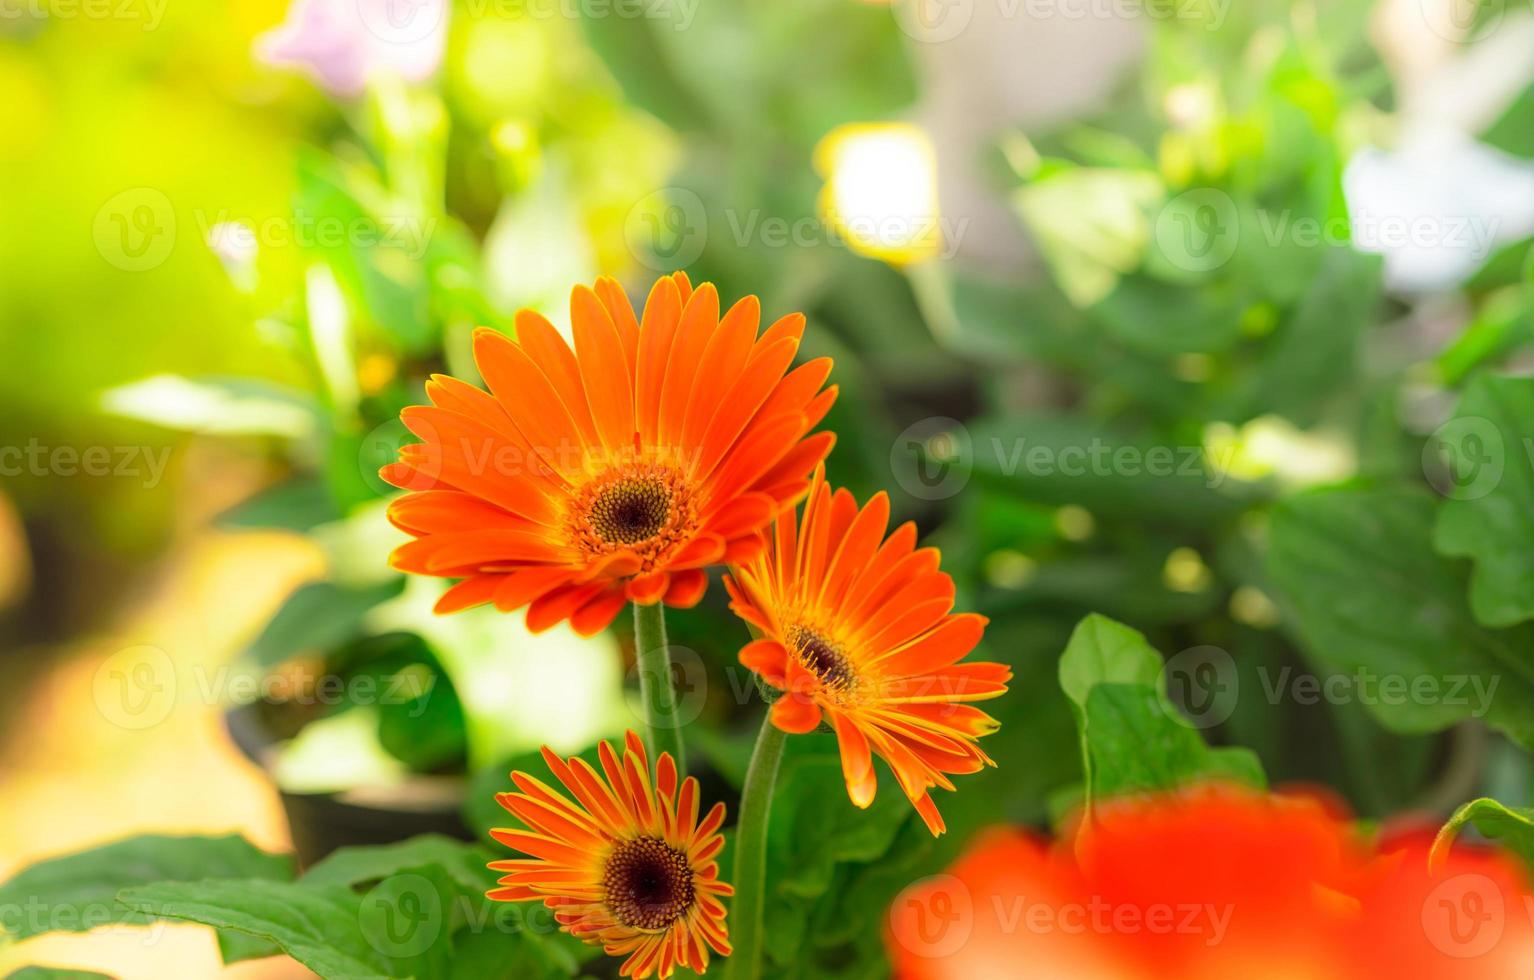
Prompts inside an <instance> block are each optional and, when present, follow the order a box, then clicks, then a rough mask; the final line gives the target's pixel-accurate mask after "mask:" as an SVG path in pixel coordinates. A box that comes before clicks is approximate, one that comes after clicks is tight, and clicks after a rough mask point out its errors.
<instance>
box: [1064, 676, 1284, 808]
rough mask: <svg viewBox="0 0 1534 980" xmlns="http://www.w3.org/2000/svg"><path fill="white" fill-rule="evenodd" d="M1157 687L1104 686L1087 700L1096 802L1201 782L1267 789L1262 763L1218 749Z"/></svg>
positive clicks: (1253, 757)
mask: <svg viewBox="0 0 1534 980" xmlns="http://www.w3.org/2000/svg"><path fill="white" fill-rule="evenodd" d="M1175 710H1176V709H1174V708H1172V707H1171V706H1170V705H1168V704H1167V702H1166V699H1165V698H1163V697H1162V696H1161V695H1160V693H1159V692H1157V691H1156V689H1155V688H1153V687H1147V686H1145V685H1131V684H1098V685H1096V686H1094V687H1093V688H1092V691H1091V694H1090V695H1089V696H1088V697H1087V703H1086V708H1085V711H1084V714H1085V717H1086V733H1087V749H1088V752H1089V754H1090V759H1091V779H1092V786H1091V799H1093V800H1100V799H1104V798H1108V797H1113V796H1120V795H1123V794H1126V793H1143V792H1155V791H1160V790H1169V789H1175V788H1176V787H1179V786H1185V785H1188V784H1190V783H1194V782H1197V781H1199V780H1201V779H1210V778H1215V779H1227V780H1234V781H1236V782H1241V783H1245V784H1247V785H1252V786H1256V787H1259V788H1261V787H1262V786H1264V785H1265V780H1264V779H1263V775H1262V764H1261V763H1259V762H1258V761H1257V757H1256V755H1254V754H1253V753H1252V752H1250V751H1249V750H1247V749H1238V748H1232V749H1212V748H1210V747H1209V746H1208V745H1205V744H1204V740H1203V738H1202V737H1201V736H1200V735H1199V733H1198V732H1197V731H1196V730H1194V729H1192V728H1189V727H1188V726H1186V725H1184V724H1183V723H1182V722H1181V721H1178V720H1176V718H1175V717H1174V715H1173V714H1172V712H1175Z"/></svg>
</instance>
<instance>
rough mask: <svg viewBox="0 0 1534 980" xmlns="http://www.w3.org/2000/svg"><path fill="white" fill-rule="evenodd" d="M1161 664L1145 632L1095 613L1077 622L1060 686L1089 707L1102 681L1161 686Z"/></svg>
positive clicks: (1065, 655) (1062, 662) (1064, 659)
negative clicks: (1090, 698) (1088, 701)
mask: <svg viewBox="0 0 1534 980" xmlns="http://www.w3.org/2000/svg"><path fill="white" fill-rule="evenodd" d="M1161 666H1162V665H1161V657H1160V656H1159V655H1158V654H1157V653H1156V651H1155V650H1154V649H1153V648H1152V647H1151V645H1150V643H1149V642H1148V641H1147V640H1146V639H1145V634H1143V633H1141V632H1140V631H1139V630H1136V629H1131V628H1130V627H1128V626H1125V625H1124V624H1123V623H1117V622H1114V621H1113V620H1111V619H1109V618H1108V617H1106V616H1100V615H1097V614H1096V613H1093V614H1092V615H1090V616H1088V617H1086V618H1085V619H1083V620H1082V621H1081V622H1080V624H1078V625H1077V627H1076V629H1075V631H1074V632H1073V633H1071V639H1070V642H1069V643H1067V644H1066V647H1065V653H1063V654H1062V655H1061V656H1060V688H1061V689H1062V690H1064V691H1065V694H1066V697H1068V698H1070V699H1071V701H1073V702H1074V703H1075V705H1076V707H1078V708H1080V709H1082V710H1085V709H1086V705H1087V698H1088V696H1089V695H1090V694H1091V693H1092V688H1093V687H1095V686H1096V685H1098V684H1135V685H1142V686H1146V687H1152V688H1154V687H1157V686H1159V685H1160V684H1161Z"/></svg>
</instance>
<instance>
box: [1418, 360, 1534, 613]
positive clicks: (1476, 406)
mask: <svg viewBox="0 0 1534 980" xmlns="http://www.w3.org/2000/svg"><path fill="white" fill-rule="evenodd" d="M1531 433H1534V378H1507V377H1495V376H1491V375H1482V376H1480V377H1478V378H1476V379H1475V381H1473V382H1471V384H1470V387H1469V388H1467V389H1466V390H1465V394H1464V397H1463V398H1461V399H1460V403H1459V408H1458V410H1457V411H1456V412H1455V413H1454V417H1453V419H1451V420H1450V421H1449V422H1448V423H1446V424H1445V425H1444V426H1443V427H1442V428H1441V429H1439V430H1438V435H1439V437H1440V438H1439V444H1438V448H1439V450H1440V451H1441V452H1442V453H1443V454H1445V456H1448V457H1450V458H1449V459H1447V460H1445V462H1447V463H1448V464H1449V465H1451V466H1452V467H1453V470H1452V476H1453V478H1454V483H1453V485H1452V486H1447V487H1444V488H1443V489H1445V490H1446V491H1447V493H1448V497H1449V499H1448V500H1446V501H1444V503H1443V505H1442V507H1440V508H1439V513H1438V525H1437V527H1436V528H1435V531H1434V536H1433V543H1434V545H1435V546H1436V547H1437V548H1438V550H1439V551H1440V552H1442V553H1443V554H1446V555H1453V556H1456V557H1462V558H1469V559H1471V560H1472V561H1473V562H1474V563H1475V571H1474V573H1473V574H1472V575H1471V578H1470V608H1471V610H1472V611H1473V612H1474V613H1475V618H1476V619H1477V620H1479V621H1480V622H1481V623H1482V624H1484V625H1486V626H1494V627H1500V626H1512V625H1514V624H1516V623H1520V622H1523V621H1524V620H1526V619H1531V618H1534V547H1530V544H1531V542H1534V460H1531V457H1530V453H1531V451H1534V442H1530V441H1528V439H1527V438H1526V437H1527V436H1528V434H1531Z"/></svg>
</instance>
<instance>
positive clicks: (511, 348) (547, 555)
mask: <svg viewBox="0 0 1534 980" xmlns="http://www.w3.org/2000/svg"><path fill="white" fill-rule="evenodd" d="M570 313H571V320H572V322H573V325H574V327H573V333H574V337H575V349H574V350H573V351H572V350H571V349H570V347H569V346H568V345H567V344H566V343H565V341H564V339H563V338H562V337H561V336H560V335H559V333H558V332H557V331H556V330H555V329H554V327H553V326H551V325H550V324H549V322H548V321H547V320H545V319H544V318H543V317H541V316H539V315H538V314H536V313H533V312H531V311H528V310H523V311H522V312H520V313H518V314H517V317H516V329H517V337H516V339H515V340H513V339H511V338H508V337H506V336H503V335H502V334H500V333H497V332H495V331H494V330H489V329H483V328H482V329H480V330H478V331H476V332H475V334H474V359H475V362H476V363H477V364H478V366H479V370H480V373H481V374H482V375H484V378H485V381H486V382H487V383H488V385H489V387H490V392H489V393H486V392H484V391H481V390H480V389H478V388H476V387H474V386H473V385H469V384H466V383H464V382H462V381H458V380H456V379H454V378H450V377H446V376H443V375H437V376H434V377H433V378H432V380H431V381H429V382H428V383H427V385H426V392H427V395H428V396H429V397H430V398H431V405H426V406H414V407H411V408H407V409H405V411H404V412H402V413H401V418H402V419H403V420H404V423H405V425H406V426H407V427H408V428H409V429H410V431H411V432H413V433H415V435H416V436H418V437H419V438H420V439H421V440H422V441H421V442H420V443H417V444H413V445H409V446H405V447H404V448H403V449H401V450H400V461H399V462H397V463H393V464H391V465H389V466H385V467H384V468H383V470H382V476H383V478H384V479H385V480H387V481H388V482H390V483H392V484H394V485H395V486H397V487H401V488H403V489H406V490H410V491H413V492H411V493H408V494H406V495H405V496H403V497H401V498H399V499H398V500H396V501H394V502H393V503H392V504H391V505H390V507H389V517H390V519H391V520H392V521H393V522H394V523H395V525H396V526H398V527H399V528H401V529H402V530H404V531H406V532H407V533H409V534H410V535H412V536H413V537H414V538H415V539H416V540H414V541H411V542H408V543H407V544H404V545H402V546H401V547H400V548H399V549H398V550H396V551H395V553H394V557H393V562H394V565H395V567H397V568H399V569H401V570H403V571H407V572H416V573H420V574H426V575H441V576H445V577H449V578H460V579H462V580H463V581H461V582H459V583H458V584H457V585H455V586H453V587H452V588H451V589H449V590H448V591H447V593H446V594H445V595H444V596H443V597H442V599H441V601H440V602H439V603H438V604H437V610H438V611H439V612H453V611H456V610H459V609H464V608H467V607H469V606H475V605H481V604H483V603H487V602H493V603H494V604H495V605H496V607H497V608H498V609H501V610H505V611H509V610H513V609H518V608H520V607H522V606H528V611H527V623H528V627H529V628H530V629H532V630H535V631H536V630H542V629H546V628H548V627H550V626H552V625H554V624H555V623H559V622H561V621H564V620H566V619H568V620H569V621H570V623H571V625H572V626H574V627H575V629H576V630H577V631H578V632H580V633H582V634H586V635H590V634H592V633H596V632H598V631H600V630H601V629H603V628H604V627H606V626H607V624H609V623H610V622H612V620H613V617H615V616H616V615H617V614H618V610H619V609H620V608H622V606H623V604H624V602H625V601H628V600H632V601H634V602H638V603H641V604H645V605H650V604H653V603H656V602H665V603H666V604H667V605H671V606H679V607H688V606H692V605H695V604H696V603H697V602H698V600H699V599H701V598H702V596H703V592H704V589H705V587H706V585H707V581H708V580H707V578H706V576H705V574H704V572H703V569H704V567H705V566H707V565H711V564H715V563H719V562H724V561H746V560H748V559H750V558H751V557H753V556H754V555H756V554H758V553H759V552H760V551H761V550H762V548H763V546H764V541H763V536H762V531H763V530H764V529H765V528H766V526H767V525H768V523H770V522H771V521H772V519H773V517H775V516H776V515H777V514H778V513H779V512H780V511H782V510H783V509H784V508H786V507H789V506H792V504H793V503H794V502H795V501H796V500H797V499H799V498H800V497H801V496H802V495H803V494H804V492H805V489H806V487H807V486H808V479H809V474H810V472H811V471H812V470H813V469H814V468H815V466H816V464H818V463H819V462H820V461H821V460H823V459H824V458H825V456H826V454H827V453H828V452H830V450H831V444H832V442H833V441H834V438H835V437H834V435H833V434H832V433H829V432H822V433H817V434H815V435H809V432H810V430H811V429H813V428H814V427H815V426H816V425H817V424H818V423H819V422H820V420H821V418H822V417H824V415H825V413H826V411H827V410H828V409H829V408H830V407H831V403H832V402H833V401H834V400H835V398H836V389H835V387H831V388H825V389H824V390H822V386H823V385H824V384H825V381H826V377H827V375H828V374H829V373H830V370H831V362H830V360H829V359H827V358H820V359H817V360H814V361H810V362H809V363H807V364H805V365H803V366H801V367H799V368H797V369H795V370H792V371H790V370H789V366H790V364H791V363H792V362H793V359H794V355H795V354H796V353H797V352H798V349H799V338H800V336H801V335H802V334H803V332H804V317H803V315H801V314H798V313H794V314H790V315H788V316H785V317H783V318H782V319H780V320H778V321H777V322H776V323H774V324H773V325H772V326H770V327H768V328H767V330H765V331H764V332H762V333H761V334H760V335H758V333H757V327H758V318H759V315H760V304H759V303H758V302H757V299H756V297H754V296H747V297H746V298H745V299H743V300H741V301H740V302H738V303H736V304H735V305H734V306H733V307H731V308H730V310H729V311H728V312H727V313H725V314H724V316H723V317H720V315H719V295H718V293H717V292H716V291H715V289H714V287H713V286H712V285H710V284H707V283H705V284H703V285H702V286H700V287H698V289H697V290H693V289H692V287H691V285H690V284H689V283H688V281H687V277H686V275H684V274H683V273H680V272H678V273H676V274H674V275H672V276H666V277H663V278H662V279H661V280H660V281H659V282H657V283H656V284H655V287H654V288H653V289H652V290H651V291H650V297H649V300H648V301H647V302H646V304H645V308H644V316H643V319H642V320H639V319H636V318H635V316H634V311H633V309H632V307H630V305H629V302H628V299H627V298H626V297H625V296H624V294H623V290H622V289H621V287H619V285H618V284H617V282H615V281H614V280H612V279H599V280H598V281H597V284H596V288H595V289H594V290H593V289H590V288H587V287H585V286H577V287H576V288H575V291H574V293H573V294H572V296H571V299H570Z"/></svg>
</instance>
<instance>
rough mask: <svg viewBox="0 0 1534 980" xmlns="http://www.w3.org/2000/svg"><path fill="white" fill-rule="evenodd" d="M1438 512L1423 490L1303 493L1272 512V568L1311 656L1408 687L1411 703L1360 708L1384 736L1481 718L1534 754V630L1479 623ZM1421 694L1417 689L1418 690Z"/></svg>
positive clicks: (1369, 701) (1373, 702)
mask: <svg viewBox="0 0 1534 980" xmlns="http://www.w3.org/2000/svg"><path fill="white" fill-rule="evenodd" d="M1434 514H1435V511H1434V503H1433V499H1432V497H1430V496H1429V495H1428V494H1427V493H1426V492H1423V491H1419V490H1415V489H1379V490H1362V489H1342V490H1328V491H1321V492H1316V493H1309V494H1304V495H1301V496H1299V497H1295V498H1293V499H1291V500H1288V501H1285V502H1284V503H1283V504H1281V505H1280V506H1279V507H1278V508H1277V509H1276V511H1275V513H1274V517H1273V523H1272V530H1271V545H1270V551H1269V558H1268V561H1269V568H1270V571H1271V573H1272V576H1273V580H1274V582H1275V584H1276V585H1277V586H1278V588H1279V590H1280V591H1281V592H1282V594H1283V597H1284V599H1285V600H1286V609H1287V612H1288V613H1289V614H1290V617H1291V620H1292V622H1293V624H1294V626H1295V627H1296V628H1297V629H1298V631H1299V633H1300V634H1301V637H1302V638H1303V640H1304V645H1305V647H1306V649H1307V650H1308V651H1309V653H1310V654H1311V656H1312V657H1314V658H1315V659H1316V660H1317V661H1319V662H1320V663H1321V664H1323V665H1324V666H1325V667H1326V668H1327V669H1328V670H1336V671H1340V672H1345V673H1352V674H1354V675H1355V676H1363V674H1364V673H1365V672H1366V673H1367V674H1368V675H1370V676H1372V677H1373V678H1374V680H1375V682H1376V683H1378V682H1379V680H1380V679H1381V678H1384V677H1392V678H1401V679H1403V683H1405V684H1407V686H1408V691H1409V692H1410V691H1412V690H1416V691H1424V692H1427V696H1419V695H1414V694H1410V693H1408V696H1406V697H1404V698H1391V699H1388V700H1387V699H1383V698H1380V697H1368V698H1364V697H1362V696H1361V697H1360V700H1361V701H1362V703H1363V704H1364V706H1365V707H1366V708H1367V709H1368V710H1369V711H1370V712H1371V713H1372V714H1373V715H1374V716H1375V717H1377V718H1378V719H1379V720H1380V721H1381V723H1383V724H1384V725H1385V727H1387V728H1389V729H1391V730H1392V731H1397V732H1430V731H1438V730H1440V729H1443V728H1446V727H1448V726H1450V725H1453V724H1455V723H1457V722H1460V721H1463V720H1465V719H1466V718H1471V717H1481V716H1484V717H1485V718H1486V720H1487V721H1488V722H1489V723H1490V724H1492V725H1494V726H1496V727H1498V728H1500V729H1501V730H1503V731H1504V732H1506V733H1507V734H1509V735H1510V736H1512V737H1513V738H1514V739H1515V740H1516V741H1518V742H1520V743H1521V744H1523V745H1524V746H1525V747H1528V746H1531V745H1534V657H1531V655H1530V653H1529V651H1530V650H1534V630H1531V629H1529V628H1527V627H1520V628H1519V629H1516V630H1507V631H1493V630H1488V629H1485V628H1484V627H1482V626H1480V625H1479V624H1477V623H1476V621H1475V618H1474V616H1472V615H1471V612H1470V608H1469V605H1468V603H1467V601H1466V598H1465V579H1464V576H1463V575H1462V574H1461V570H1460V569H1459V568H1458V567H1456V565H1455V564H1454V563H1453V562H1451V561H1449V560H1448V559H1446V558H1444V557H1443V556H1441V555H1439V554H1438V553H1436V552H1435V551H1434V550H1433V546H1432V527H1433V519H1434ZM1413 685H1415V687H1414V686H1413Z"/></svg>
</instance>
